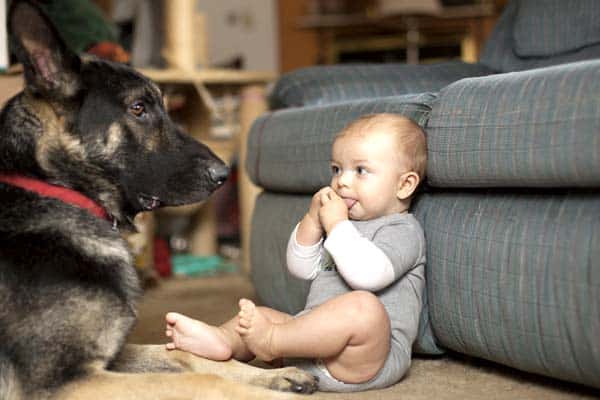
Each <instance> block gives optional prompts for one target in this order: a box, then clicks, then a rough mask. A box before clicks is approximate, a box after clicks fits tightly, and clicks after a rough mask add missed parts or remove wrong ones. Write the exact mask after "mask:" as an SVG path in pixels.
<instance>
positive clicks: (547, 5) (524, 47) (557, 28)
mask: <svg viewBox="0 0 600 400" xmlns="http://www.w3.org/2000/svg"><path fill="white" fill-rule="evenodd" d="M513 34H514V40H515V42H514V43H515V53H516V54H517V55H519V56H520V57H547V56H554V55H557V54H561V53H566V52H570V51H573V50H577V49H580V48H582V47H585V46H589V45H592V44H598V43H600V1H598V0H578V1H577V2H576V3H573V2H569V1H564V0H520V1H519V2H518V11H517V16H516V19H515V25H514V32H513ZM540 38H544V40H540Z"/></svg>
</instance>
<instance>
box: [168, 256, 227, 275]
mask: <svg viewBox="0 0 600 400" xmlns="http://www.w3.org/2000/svg"><path fill="white" fill-rule="evenodd" d="M171 264H172V266H173V275H184V276H209V275H215V274H217V273H222V272H236V271H237V267H236V266H235V265H234V264H232V263H229V262H226V261H225V260H224V259H223V258H222V257H220V256H194V255H191V254H178V255H174V256H172V257H171Z"/></svg>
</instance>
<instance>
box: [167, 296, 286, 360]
mask: <svg viewBox="0 0 600 400" xmlns="http://www.w3.org/2000/svg"><path fill="white" fill-rule="evenodd" d="M260 309H261V310H262V311H263V312H264V314H265V315H266V316H267V317H268V318H270V320H271V321H272V322H273V323H282V322H283V321H286V320H287V319H291V318H292V317H291V316H290V315H289V314H285V313H282V312H279V311H277V310H273V309H270V308H266V307H260ZM165 319H166V321H167V328H166V335H167V337H169V338H171V340H172V341H171V342H169V343H167V344H166V348H167V349H168V350H174V349H179V350H183V351H187V352H189V353H192V354H195V355H197V356H201V357H204V358H208V359H211V360H215V361H222V360H228V359H230V358H232V357H233V358H234V359H236V360H238V361H250V360H252V359H253V358H254V353H252V352H251V351H250V350H249V349H248V347H247V346H246V343H245V342H244V341H243V340H242V339H241V337H240V335H239V334H238V333H237V332H236V330H235V328H236V327H237V325H238V316H235V317H234V318H232V319H230V320H229V321H227V322H225V323H224V324H223V325H221V326H213V325H208V324H206V323H204V322H202V321H198V320H195V319H192V318H189V317H186V316H185V315H182V314H178V313H174V312H170V313H168V314H167V315H166V316H165Z"/></svg>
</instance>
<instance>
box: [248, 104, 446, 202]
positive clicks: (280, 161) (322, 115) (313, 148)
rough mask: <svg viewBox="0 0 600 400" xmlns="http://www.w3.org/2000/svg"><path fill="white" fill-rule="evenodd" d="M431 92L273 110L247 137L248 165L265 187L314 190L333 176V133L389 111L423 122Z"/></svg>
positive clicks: (255, 181) (255, 125)
mask: <svg viewBox="0 0 600 400" xmlns="http://www.w3.org/2000/svg"><path fill="white" fill-rule="evenodd" d="M434 99H435V96H434V95H432V94H422V95H407V96H394V97H384V98H380V99H376V100H375V99H369V100H362V101H355V102H348V103H337V104H331V105H326V106H320V107H303V108H301V109H286V110H280V111H274V112H270V113H267V114H264V115H262V116H261V117H259V118H258V119H257V120H256V121H255V122H254V124H253V126H252V130H251V132H250V135H249V139H248V158H247V161H246V169H247V171H248V174H249V176H250V178H251V179H252V180H253V182H254V183H255V184H257V185H258V186H261V187H263V188H265V189H269V190H272V191H280V192H292V193H313V192H315V191H316V190H318V189H319V188H321V187H323V186H325V185H328V184H329V183H330V180H331V173H330V168H329V162H330V160H331V144H332V142H333V138H334V137H335V135H336V134H337V132H339V131H340V130H341V129H343V128H344V127H345V126H346V125H347V124H348V123H349V122H351V121H352V120H354V119H356V118H358V117H359V116H361V115H364V114H369V113H378V112H391V113H398V114H403V115H406V116H407V117H409V118H412V119H413V120H415V121H416V122H417V123H418V124H420V125H424V124H425V123H426V121H427V118H428V116H429V112H430V110H431V107H430V106H429V104H430V103H431V102H432V101H433V100H434Z"/></svg>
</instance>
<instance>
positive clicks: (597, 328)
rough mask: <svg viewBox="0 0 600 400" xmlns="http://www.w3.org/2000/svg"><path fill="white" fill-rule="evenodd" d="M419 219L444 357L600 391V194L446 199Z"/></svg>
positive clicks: (429, 205)
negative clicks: (454, 355)
mask: <svg viewBox="0 0 600 400" xmlns="http://www.w3.org/2000/svg"><path fill="white" fill-rule="evenodd" d="M414 213H415V215H416V216H417V218H418V219H419V220H420V221H421V223H422V225H423V227H424V229H425V236H426V241H427V268H426V271H427V289H428V295H429V305H430V318H431V323H432V326H433V331H434V333H435V336H436V338H437V339H438V340H439V343H441V345H443V346H444V347H447V348H450V349H452V350H455V351H458V352H461V353H465V354H468V355H472V356H476V357H482V358H486V359H488V360H492V361H496V362H499V363H502V364H506V365H509V366H512V367H515V368H518V369H521V370H524V371H529V372H535V373H539V374H543V375H547V376H551V377H555V378H559V379H565V380H569V381H574V382H580V383H584V384H587V385H591V386H595V387H600V380H599V379H598V371H600V347H599V346H598V337H600V318H599V316H600V301H599V299H600V194H599V193H598V192H597V191H595V192H594V191H589V192H584V191H580V192H576V191H573V192H570V193H569V192H564V193H550V192H546V193H545V192H543V191H538V194H527V192H525V191H523V192H519V191H512V192H498V191H489V192H487V193H485V192H484V193H481V192H456V193H453V192H445V193H429V194H426V195H424V196H421V197H420V198H419V199H418V201H417V202H416V204H415V207H414Z"/></svg>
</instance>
